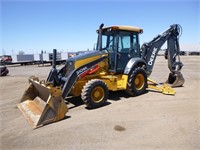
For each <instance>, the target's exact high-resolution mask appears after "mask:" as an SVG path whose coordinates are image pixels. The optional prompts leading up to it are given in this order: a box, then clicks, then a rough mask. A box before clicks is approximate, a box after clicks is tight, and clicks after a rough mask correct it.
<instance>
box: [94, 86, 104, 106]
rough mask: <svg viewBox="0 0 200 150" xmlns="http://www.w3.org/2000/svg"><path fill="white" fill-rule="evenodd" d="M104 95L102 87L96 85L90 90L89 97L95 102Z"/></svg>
mask: <svg viewBox="0 0 200 150" xmlns="http://www.w3.org/2000/svg"><path fill="white" fill-rule="evenodd" d="M104 95H105V92H104V89H103V88H102V87H100V86H97V87H95V88H94V89H93V90H92V93H91V98H92V100H93V101H94V102H95V103H99V102H101V101H102V100H103V99H104Z"/></svg>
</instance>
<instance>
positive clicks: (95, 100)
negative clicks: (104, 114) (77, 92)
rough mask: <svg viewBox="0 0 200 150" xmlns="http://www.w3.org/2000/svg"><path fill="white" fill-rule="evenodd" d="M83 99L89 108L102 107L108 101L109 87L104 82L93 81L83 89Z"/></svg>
mask: <svg viewBox="0 0 200 150" xmlns="http://www.w3.org/2000/svg"><path fill="white" fill-rule="evenodd" d="M81 98H82V100H83V102H84V103H85V104H86V105H87V107H88V108H98V107H101V106H103V105H104V104H105V102H106V101H107V98H108V87H107V85H106V83H105V82H103V81H102V80H99V79H92V80H90V81H88V82H87V83H86V84H85V86H84V87H83V89H82V93H81Z"/></svg>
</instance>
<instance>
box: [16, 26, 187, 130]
mask: <svg viewBox="0 0 200 150" xmlns="http://www.w3.org/2000/svg"><path fill="white" fill-rule="evenodd" d="M103 26H104V25H103V24H101V25H100V27H99V29H98V30H97V33H98V40H97V46H96V50H94V51H91V52H87V53H85V54H81V55H78V56H75V57H71V58H69V59H67V60H66V63H65V65H64V66H63V67H62V68H61V69H57V68H56V50H54V52H53V65H52V66H53V67H52V69H51V71H50V73H49V76H48V78H47V80H46V81H39V79H38V78H36V77H30V79H29V83H30V85H29V87H28V88H27V90H26V91H25V93H24V95H23V96H22V98H21V101H20V103H19V104H18V108H19V109H20V110H21V111H22V113H23V114H24V116H25V117H26V119H27V120H28V122H29V123H30V125H31V126H32V127H33V128H37V127H40V126H43V125H45V124H48V123H52V122H55V121H58V120H61V119H63V118H64V117H65V115H66V113H67V111H68V107H67V105H66V104H65V98H66V97H68V96H81V98H82V100H83V102H84V103H85V104H86V105H87V107H88V108H97V107H101V106H103V105H104V104H105V102H106V101H107V98H108V92H109V90H110V91H119V90H124V91H126V92H127V93H128V94H129V95H131V96H138V95H141V94H143V93H145V92H146V90H147V89H148V88H149V89H153V90H156V91H159V92H162V93H164V94H175V91H174V90H173V89H172V87H176V86H182V85H183V83H184V78H183V76H182V74H181V68H182V66H183V64H182V63H181V61H180V56H179V52H180V48H179V36H180V32H181V27H180V25H177V24H174V25H171V26H170V27H169V28H168V29H167V30H166V31H164V32H163V33H161V34H159V35H158V36H156V37H155V38H154V39H153V40H152V41H150V42H148V43H144V44H143V45H142V46H141V47H140V44H139V35H140V34H141V33H142V32H143V30H142V29H141V28H138V27H131V26H111V27H105V28H104V27H103ZM165 42H167V49H166V53H165V54H166V56H165V57H166V58H167V59H168V66H169V70H170V74H169V78H168V80H167V82H166V83H165V84H164V85H159V84H157V83H156V82H155V81H153V80H150V79H148V77H149V76H150V74H151V72H152V69H153V66H154V62H155V59H156V56H157V54H158V51H159V50H160V48H161V47H162V45H163V44H164V43H165ZM148 83H151V84H148Z"/></svg>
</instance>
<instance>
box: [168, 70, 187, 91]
mask: <svg viewBox="0 0 200 150" xmlns="http://www.w3.org/2000/svg"><path fill="white" fill-rule="evenodd" d="M184 82H185V79H184V78H183V75H182V74H181V73H180V72H179V73H175V74H173V73H170V74H169V77H168V80H167V83H169V84H170V85H171V87H180V86H182V85H183V84H184Z"/></svg>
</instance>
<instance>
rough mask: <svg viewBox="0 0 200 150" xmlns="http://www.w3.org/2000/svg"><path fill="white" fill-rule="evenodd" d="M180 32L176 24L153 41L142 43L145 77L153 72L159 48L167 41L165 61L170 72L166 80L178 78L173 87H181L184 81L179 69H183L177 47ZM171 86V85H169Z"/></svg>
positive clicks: (179, 27)
mask: <svg viewBox="0 0 200 150" xmlns="http://www.w3.org/2000/svg"><path fill="white" fill-rule="evenodd" d="M180 32H181V26H180V25H178V24H174V25H171V26H170V28H169V29H167V30H166V31H164V32H163V33H161V34H160V35H158V36H156V37H155V38H154V39H153V40H151V41H150V42H148V43H144V44H143V45H142V46H141V51H142V59H144V60H145V61H146V64H147V65H146V71H147V75H148V76H150V75H151V73H152V70H153V66H154V63H155V60H156V56H157V54H158V52H159V50H160V48H161V47H162V46H163V45H164V44H165V42H166V41H167V50H166V51H167V52H166V54H167V57H166V58H167V59H168V68H169V70H170V72H171V73H170V76H169V78H168V80H173V81H172V82H175V79H172V78H176V77H177V78H179V79H180V80H179V81H177V83H174V85H173V86H182V85H183V83H184V79H183V77H182V74H181V68H182V67H183V64H182V62H181V61H180V55H179V54H180V47H179V36H180ZM170 84H171V83H170Z"/></svg>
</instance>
